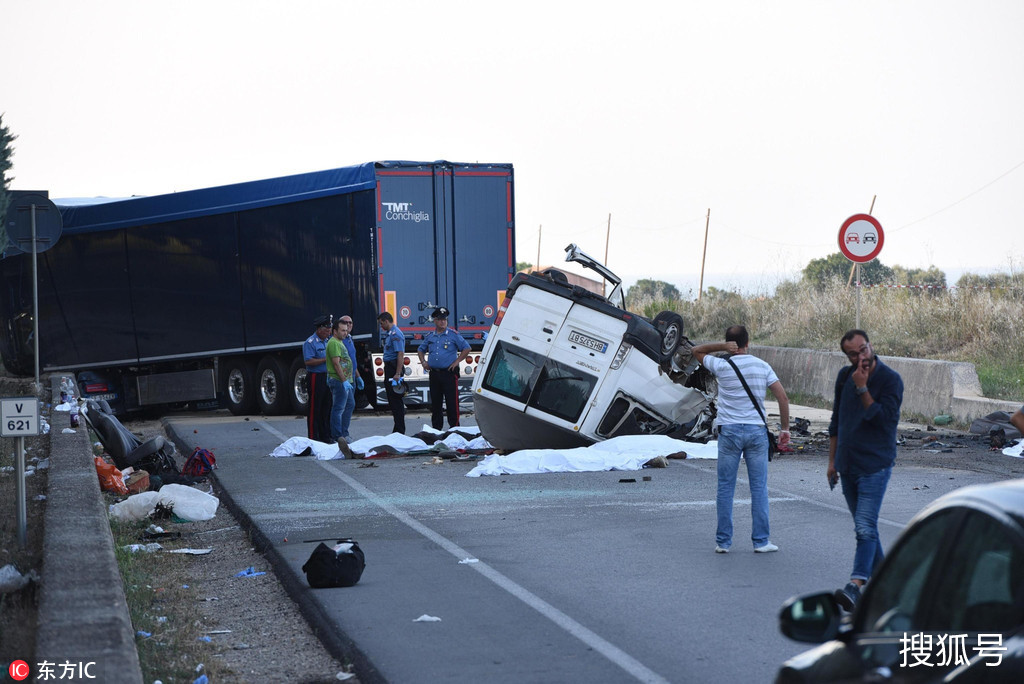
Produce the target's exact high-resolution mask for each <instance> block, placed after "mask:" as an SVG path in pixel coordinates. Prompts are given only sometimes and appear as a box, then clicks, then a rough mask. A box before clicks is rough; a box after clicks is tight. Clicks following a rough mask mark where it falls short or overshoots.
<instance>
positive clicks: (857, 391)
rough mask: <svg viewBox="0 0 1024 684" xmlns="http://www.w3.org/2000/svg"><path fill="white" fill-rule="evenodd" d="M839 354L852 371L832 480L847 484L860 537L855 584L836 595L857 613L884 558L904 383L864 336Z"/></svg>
mask: <svg viewBox="0 0 1024 684" xmlns="http://www.w3.org/2000/svg"><path fill="white" fill-rule="evenodd" d="M839 348H840V349H842V350H843V353H844V354H846V357H847V358H848V359H849V360H850V365H849V366H847V367H846V368H843V369H842V370H841V371H839V375H838V377H837V378H836V386H835V398H834V400H833V403H832V420H831V422H830V423H829V426H828V434H829V449H828V471H827V477H828V482H829V485H830V486H833V487H834V486H835V484H836V482H837V481H838V480H839V479H842V486H843V496H844V497H845V498H846V505H847V506H848V507H849V509H850V513H852V514H853V524H854V529H855V531H856V534H857V550H856V552H855V553H854V556H853V572H852V573H851V574H850V582H849V584H847V585H846V586H845V587H843V588H842V589H839V590H838V591H836V600H837V601H838V602H839V604H840V605H841V606H843V607H844V608H846V609H847V610H853V607H854V606H855V605H856V603H857V601H858V600H859V599H860V593H861V588H862V587H863V586H864V584H865V583H866V582H867V581H868V579H870V577H871V573H872V571H873V570H874V569H875V568H877V567H878V564H879V563H881V562H882V558H883V557H884V554H883V553H882V542H881V540H880V539H879V538H878V512H879V510H880V509H881V507H882V498H883V497H884V496H885V490H886V487H887V486H888V484H889V476H890V475H891V474H892V465H893V463H894V462H895V460H896V427H897V425H898V424H899V419H900V406H901V404H902V403H903V379H902V378H900V376H899V373H897V372H896V371H894V370H893V369H891V368H889V367H888V366H886V365H885V364H884V363H882V362H881V360H879V358H878V357H877V356H876V355H875V352H874V350H873V349H872V348H871V343H870V342H869V341H868V334H867V333H866V332H864V331H863V330H850V331H849V332H847V333H846V334H845V335H843V339H842V340H841V341H840V342H839Z"/></svg>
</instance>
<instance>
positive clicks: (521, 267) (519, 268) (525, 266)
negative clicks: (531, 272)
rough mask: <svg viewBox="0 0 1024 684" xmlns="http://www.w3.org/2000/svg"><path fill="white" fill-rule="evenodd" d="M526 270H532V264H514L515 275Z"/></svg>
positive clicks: (526, 262) (525, 262)
mask: <svg viewBox="0 0 1024 684" xmlns="http://www.w3.org/2000/svg"><path fill="white" fill-rule="evenodd" d="M528 268H533V264H531V263H530V262H529V261H517V262H516V273H518V272H519V271H525V270H526V269H528Z"/></svg>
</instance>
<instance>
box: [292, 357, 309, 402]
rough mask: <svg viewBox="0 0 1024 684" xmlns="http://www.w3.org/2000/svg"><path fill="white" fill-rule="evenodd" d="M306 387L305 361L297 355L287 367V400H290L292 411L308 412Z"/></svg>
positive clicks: (307, 386)
mask: <svg viewBox="0 0 1024 684" xmlns="http://www.w3.org/2000/svg"><path fill="white" fill-rule="evenodd" d="M308 388H309V385H307V384H306V363H305V361H303V359H302V357H301V356H297V357H296V358H295V360H294V361H292V365H291V368H289V369H288V400H289V401H290V402H291V407H292V413H295V414H297V415H302V416H304V415H306V414H307V413H309V389H308Z"/></svg>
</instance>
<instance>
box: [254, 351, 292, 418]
mask: <svg viewBox="0 0 1024 684" xmlns="http://www.w3.org/2000/svg"><path fill="white" fill-rule="evenodd" d="M288 395H289V388H288V369H287V368H285V367H284V364H283V363H281V361H280V360H279V359H278V358H277V357H276V356H264V357H263V359H262V360H261V361H260V365H259V366H257V367H256V403H257V404H259V407H260V411H262V412H263V415H265V416H279V415H281V414H282V413H286V412H287V411H288V409H289V408H291V403H290V402H289V400H288Z"/></svg>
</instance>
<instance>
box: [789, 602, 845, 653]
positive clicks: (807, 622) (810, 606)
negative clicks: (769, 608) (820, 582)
mask: <svg viewBox="0 0 1024 684" xmlns="http://www.w3.org/2000/svg"><path fill="white" fill-rule="evenodd" d="M840 618H841V614H840V609H839V604H838V603H836V599H835V596H833V595H832V594H830V593H828V592H822V593H819V594H804V595H802V596H794V597H793V598H791V599H789V600H788V601H786V603H784V604H783V606H782V610H781V611H779V631H780V632H782V634H783V635H785V636H786V637H789V638H790V639H792V640H793V641H802V642H805V643H811V644H821V643H824V642H826V641H830V640H832V639H835V638H836V637H837V636H838V635H839V625H840V621H841V619H840Z"/></svg>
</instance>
